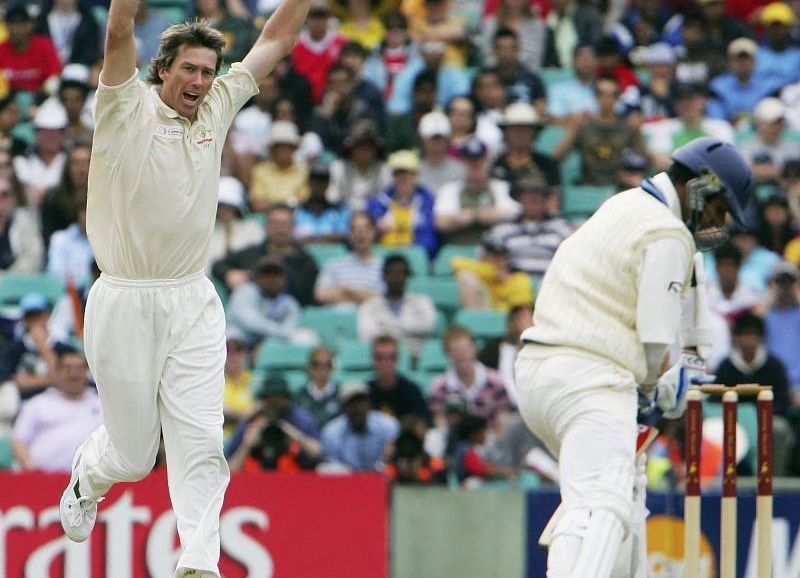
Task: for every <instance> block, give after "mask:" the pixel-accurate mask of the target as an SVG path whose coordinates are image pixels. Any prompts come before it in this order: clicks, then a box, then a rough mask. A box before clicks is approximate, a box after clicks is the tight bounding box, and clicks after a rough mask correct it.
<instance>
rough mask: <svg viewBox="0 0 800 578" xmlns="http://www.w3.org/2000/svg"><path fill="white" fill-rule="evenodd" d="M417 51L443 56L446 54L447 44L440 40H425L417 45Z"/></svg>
mask: <svg viewBox="0 0 800 578" xmlns="http://www.w3.org/2000/svg"><path fill="white" fill-rule="evenodd" d="M419 49H420V50H421V51H422V52H423V53H426V54H444V53H445V52H447V44H446V43H445V42H442V41H441V40H426V41H425V42H423V43H422V44H420V45H419Z"/></svg>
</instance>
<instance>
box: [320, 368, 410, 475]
mask: <svg viewBox="0 0 800 578" xmlns="http://www.w3.org/2000/svg"><path fill="white" fill-rule="evenodd" d="M339 403H340V404H341V407H342V415H340V416H339V417H337V418H335V419H333V420H332V421H330V422H328V424H327V425H326V426H325V427H324V428H323V429H322V445H323V447H324V448H325V456H326V459H327V460H328V461H331V462H334V463H336V464H338V465H340V466H344V467H346V468H349V469H351V470H353V471H357V472H370V471H373V472H374V471H383V469H384V467H385V465H386V459H387V458H388V457H389V452H390V451H391V447H392V442H394V440H395V439H396V438H397V436H398V435H399V434H400V424H399V422H398V421H397V420H396V419H395V418H393V417H391V416H388V415H386V414H383V413H381V412H379V411H375V410H371V409H370V401H369V386H368V385H367V384H366V383H361V382H348V383H344V384H342V386H341V387H340V388H339Z"/></svg>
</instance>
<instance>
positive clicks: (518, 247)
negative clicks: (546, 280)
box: [489, 217, 575, 275]
mask: <svg viewBox="0 0 800 578" xmlns="http://www.w3.org/2000/svg"><path fill="white" fill-rule="evenodd" d="M574 231H575V227H574V226H573V225H572V224H571V223H570V222H569V221H567V220H566V219H563V218H561V217H553V218H550V219H546V220H544V221H540V222H538V223H534V222H530V221H522V220H517V221H515V222H513V223H501V224H499V225H495V226H494V227H493V228H492V230H491V231H490V233H489V236H490V237H491V239H492V240H493V241H494V242H497V243H502V244H503V246H504V247H507V248H508V250H509V251H510V253H511V267H512V268H513V269H515V270H517V271H524V272H525V273H528V274H529V275H544V273H545V271H547V267H548V266H549V265H550V261H551V260H552V259H553V255H555V252H556V249H558V246H559V245H560V244H561V241H563V240H564V239H566V238H567V237H569V236H570V235H571V234H572V233H573V232H574Z"/></svg>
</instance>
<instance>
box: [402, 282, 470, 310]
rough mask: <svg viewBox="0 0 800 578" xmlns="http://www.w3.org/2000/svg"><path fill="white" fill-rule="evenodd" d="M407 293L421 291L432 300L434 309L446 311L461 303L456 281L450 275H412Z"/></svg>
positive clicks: (455, 307)
mask: <svg viewBox="0 0 800 578" xmlns="http://www.w3.org/2000/svg"><path fill="white" fill-rule="evenodd" d="M408 292H409V293H421V294H423V295H427V296H428V297H430V298H431V299H432V300H433V304H434V305H436V309H438V310H444V311H446V312H448V313H450V312H453V311H455V310H456V309H458V308H459V306H460V305H461V298H460V297H459V294H458V283H457V282H456V280H455V279H454V278H452V277H412V278H411V280H410V281H409V283H408Z"/></svg>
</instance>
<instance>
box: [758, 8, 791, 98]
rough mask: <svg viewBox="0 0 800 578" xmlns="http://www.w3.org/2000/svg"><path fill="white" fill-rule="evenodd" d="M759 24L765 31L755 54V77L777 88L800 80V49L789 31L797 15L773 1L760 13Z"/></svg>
mask: <svg viewBox="0 0 800 578" xmlns="http://www.w3.org/2000/svg"><path fill="white" fill-rule="evenodd" d="M761 24H762V25H763V26H764V28H765V30H766V43H765V44H764V45H762V46H761V48H760V49H759V51H758V62H757V63H756V76H757V77H758V78H759V79H761V80H769V81H776V82H777V83H778V86H779V87H780V88H783V87H784V86H786V85H789V84H792V83H793V82H797V81H798V80H800V48H798V46H797V44H796V42H795V40H794V38H793V37H792V31H793V29H794V27H795V25H796V24H797V16H795V13H794V10H792V8H791V6H789V4H785V3H783V2H773V3H771V4H768V5H767V6H765V7H764V9H763V10H762V11H761Z"/></svg>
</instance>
